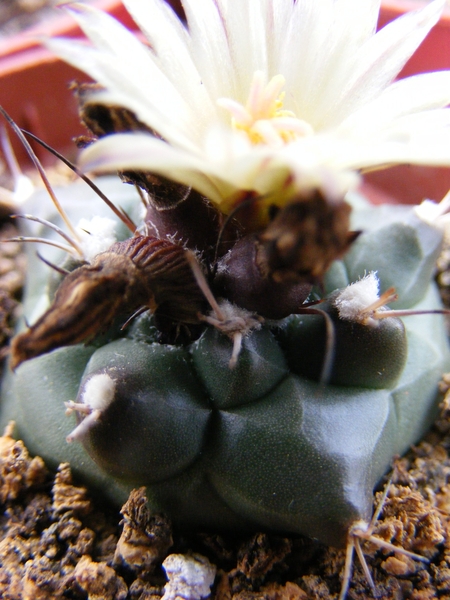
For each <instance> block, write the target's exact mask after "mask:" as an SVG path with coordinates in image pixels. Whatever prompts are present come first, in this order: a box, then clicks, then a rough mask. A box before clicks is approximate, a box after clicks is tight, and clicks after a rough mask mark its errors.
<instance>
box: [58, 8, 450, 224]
mask: <svg viewBox="0 0 450 600" xmlns="http://www.w3.org/2000/svg"><path fill="white" fill-rule="evenodd" d="M124 4H125V6H126V8H127V9H128V11H129V12H130V13H131V15H132V16H133V18H134V20H135V21H136V23H137V24H138V25H139V27H140V29H141V30H142V32H143V34H144V35H145V37H146V39H147V41H148V45H147V44H145V43H142V42H141V41H139V40H138V39H137V38H136V37H135V35H134V34H132V33H130V32H129V31H128V30H127V29H126V28H125V27H123V26H122V25H121V24H119V23H118V22H117V21H115V20H114V19H113V18H111V17H110V16H108V15H107V14H104V13H102V12H100V11H98V10H96V9H94V8H92V7H89V6H83V5H71V8H70V10H71V11H72V13H73V15H74V17H75V18H76V19H77V21H78V22H79V24H80V25H81V27H82V28H83V30H84V32H85V34H86V35H87V36H88V38H89V39H90V41H91V44H86V43H83V42H75V41H73V40H64V39H60V40H51V41H49V42H48V45H49V47H50V48H51V49H52V50H53V51H54V52H56V53H57V54H58V55H59V56H60V57H62V58H64V59H65V60H66V61H68V62H69V63H71V64H72V65H74V66H76V67H78V68H80V69H82V70H83V71H85V72H86V73H88V74H89V75H90V76H91V77H93V78H94V79H95V80H96V81H97V82H99V83H100V84H101V85H102V86H103V87H104V88H105V91H103V92H100V93H97V94H96V95H95V102H98V103H104V104H106V105H119V106H123V107H126V108H128V109H130V110H131V111H133V112H134V113H135V114H136V116H137V118H138V119H139V120H140V121H141V122H143V123H145V124H146V125H147V126H148V127H149V128H150V129H151V130H152V131H154V132H155V135H151V134H150V133H120V134H119V133H118V134H113V135H109V136H106V137H104V138H102V139H101V140H99V141H97V142H95V143H94V144H93V145H91V146H90V147H88V148H87V149H86V150H85V151H84V152H83V154H82V156H81V164H82V166H83V167H84V168H85V169H86V170H96V171H108V170H114V169H136V170H145V171H149V172H152V173H155V174H159V175H162V176H164V177H167V178H169V179H172V180H175V181H178V182H180V183H183V184H186V185H190V186H193V187H194V188H196V189H197V190H198V191H200V192H201V193H202V194H204V195H205V196H207V197H209V198H210V199H211V200H212V201H213V202H214V203H215V204H216V205H217V206H219V208H220V209H221V210H222V211H223V212H225V213H228V212H230V211H231V210H232V209H233V207H234V206H235V205H236V204H237V203H238V202H239V201H240V200H241V199H242V198H243V195H245V194H247V195H248V194H253V193H256V194H259V195H267V196H268V197H269V199H270V202H271V203H276V204H278V205H280V206H282V205H284V204H285V203H286V202H289V200H290V199H291V198H292V197H293V196H294V195H295V194H298V193H299V192H301V191H306V190H308V189H310V188H313V187H319V188H321V189H323V190H324V191H325V193H326V194H327V195H328V196H331V198H332V197H333V196H339V195H341V194H342V193H343V192H345V191H346V190H347V189H348V188H349V187H351V186H352V185H353V184H354V183H355V172H358V171H361V170H364V169H372V168H379V167H382V166H386V165H392V164H396V163H414V164H425V165H449V164H450V143H449V142H450V110H449V109H448V108H446V107H447V105H448V104H449V102H450V71H441V72H435V73H425V74H421V75H416V76H414V77H409V78H407V79H403V80H400V81H396V82H394V83H393V81H394V79H395V77H396V76H397V75H398V73H399V72H400V70H401V69H402V67H403V65H404V64H405V63H406V62H407V60H408V59H409V58H410V56H411V55H412V54H413V52H414V51H415V50H416V48H417V47H418V46H419V45H420V43H421V42H422V40H423V39H424V38H425V36H426V35H427V34H428V32H429V30H430V29H431V28H432V27H433V25H435V24H436V22H437V21H438V20H439V17H440V14H441V12H442V9H443V7H444V4H445V0H433V2H431V3H429V4H428V5H426V6H425V7H423V8H421V9H419V10H417V11H414V12H411V13H408V14H406V15H404V16H402V17H400V18H398V19H396V20H395V21H394V22H392V23H390V24H388V25H387V26H386V27H384V28H383V29H381V30H380V31H378V32H376V24H377V18H378V12H379V8H380V0H297V1H294V0H183V7H184V11H185V14H186V18H187V26H184V24H183V23H182V22H181V21H180V20H179V19H178V17H177V16H176V15H175V13H174V12H173V11H172V9H171V8H170V7H169V6H168V5H167V4H166V3H165V2H164V1H163V0H146V1H145V2H144V1H143V0H124Z"/></svg>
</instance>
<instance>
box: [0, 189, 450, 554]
mask: <svg viewBox="0 0 450 600" xmlns="http://www.w3.org/2000/svg"><path fill="white" fill-rule="evenodd" d="M100 181H101V185H102V187H103V188H104V189H105V191H106V193H107V194H108V195H109V197H110V198H112V199H113V200H114V201H115V203H116V204H117V205H120V206H121V207H122V208H124V209H126V210H127V211H128V213H129V214H130V215H132V217H133V218H136V219H137V218H139V211H140V207H139V201H138V199H137V198H136V195H135V193H134V191H133V189H132V188H130V187H128V186H126V187H124V186H123V184H121V183H119V182H116V181H115V180H114V179H109V178H103V179H102V180H100ZM58 194H61V197H62V196H65V199H64V204H65V206H67V208H66V210H67V212H68V214H69V215H70V218H71V220H72V221H73V222H76V221H77V219H78V218H80V217H81V216H83V217H85V218H86V217H89V216H91V215H96V216H99V215H101V216H105V215H106V214H108V212H107V211H108V208H107V207H105V206H104V205H103V204H102V203H101V201H100V200H98V199H94V198H92V194H91V193H90V192H87V191H86V190H83V188H82V187H81V185H80V184H75V185H73V186H72V188H67V189H62V190H60V191H58ZM67 196H68V198H67ZM70 196H72V198H70ZM348 200H349V201H350V202H352V198H351V197H349V198H348ZM353 200H354V202H353V204H354V209H353V217H352V218H353V220H354V223H355V225H356V226H357V227H358V229H362V230H363V232H362V233H361V234H360V235H359V237H358V239H357V240H356V241H355V242H354V243H353V244H352V246H351V249H350V251H349V252H348V253H347V254H345V255H344V257H343V258H341V259H340V260H337V261H335V262H333V264H332V266H331V268H330V270H329V271H328V273H327V275H326V277H325V279H324V283H323V286H322V291H321V292H320V291H319V290H316V292H314V291H313V296H314V298H317V297H318V295H319V294H320V293H322V295H324V296H326V297H327V300H326V302H324V303H321V304H317V305H314V306H313V307H312V309H313V311H316V309H319V310H322V311H323V312H326V313H327V314H328V315H329V317H328V318H329V319H330V321H331V322H332V323H334V325H333V327H332V330H333V331H334V338H335V339H334V343H333V347H332V360H331V367H330V371H329V373H328V376H327V381H326V382H324V381H323V380H321V378H322V376H323V373H322V367H323V364H324V361H326V360H327V351H326V347H327V327H326V326H325V324H326V318H325V317H324V316H323V314H320V313H319V314H317V312H315V313H314V314H308V309H303V312H302V314H297V315H289V316H287V317H284V318H279V319H276V320H274V319H266V320H265V321H264V322H263V323H260V322H258V325H257V326H255V327H254V328H252V329H251V330H250V331H248V333H246V334H245V335H244V336H243V339H242V343H241V347H240V351H239V352H238V354H237V359H236V364H235V366H234V367H233V368H231V367H230V364H229V363H230V357H231V355H232V352H233V340H232V339H230V337H229V336H228V335H226V334H225V333H223V331H221V330H220V327H219V328H217V327H215V326H214V324H210V323H203V324H198V323H197V324H195V326H194V329H195V332H196V334H195V336H193V337H194V338H196V339H193V340H189V339H181V340H180V341H177V340H176V339H175V340H174V341H170V343H163V342H162V341H161V339H162V338H161V335H162V334H161V332H160V331H159V329H158V322H157V321H155V317H153V316H151V315H150V314H149V313H148V312H147V313H144V314H142V315H140V316H138V317H137V318H136V319H135V320H134V321H133V322H132V323H131V324H130V325H129V326H128V327H127V328H125V329H124V330H121V328H120V325H121V324H123V321H124V319H123V318H122V320H120V319H119V323H117V322H116V321H115V322H113V323H112V324H111V325H110V326H109V328H107V330H106V331H103V332H101V334H100V335H99V336H97V337H96V338H94V339H93V340H91V341H90V342H88V343H87V344H86V345H83V344H80V343H74V342H78V340H74V341H72V342H70V343H71V344H72V345H69V346H65V345H64V344H66V343H67V342H66V341H64V339H63V340H62V342H61V344H62V345H63V347H61V348H58V349H56V350H52V351H51V352H48V353H46V351H45V350H44V354H43V355H42V356H38V357H36V358H31V359H30V360H26V361H25V362H24V363H23V364H20V366H18V368H17V369H16V371H15V373H14V374H13V373H8V374H7V376H6V377H5V382H4V385H3V392H2V413H1V419H2V423H6V422H7V421H9V420H10V419H14V420H15V421H16V423H17V427H18V431H19V434H20V435H21V436H22V437H23V439H24V440H25V441H26V443H27V444H28V446H29V448H30V449H31V451H32V452H36V453H39V454H40V455H41V456H43V457H44V458H45V459H46V460H47V461H49V463H50V464H54V465H55V464H57V463H59V462H61V461H69V462H70V463H71V465H72V468H73V469H74V471H75V472H76V473H77V474H78V475H79V476H81V477H83V478H84V479H85V480H87V481H88V482H90V483H91V485H92V486H93V487H94V488H95V487H96V488H98V489H101V490H102V492H103V493H104V494H106V495H107V496H109V498H110V499H112V500H113V501H115V502H118V503H119V502H121V501H123V499H124V497H125V495H126V493H127V491H128V490H129V489H130V486H133V485H147V487H148V496H149V498H150V502H151V503H152V505H153V506H154V507H155V508H159V509H162V510H165V511H166V512H168V513H169V514H170V515H171V516H172V518H173V519H174V521H175V522H176V523H179V524H182V525H183V526H184V527H186V526H187V527H214V528H217V529H225V528H226V529H228V530H230V529H231V530H233V529H234V530H235V529H237V528H253V529H255V528H265V529H269V530H274V531H284V532H291V533H301V534H305V535H308V536H311V537H315V538H318V539H319V540H321V541H323V542H325V543H328V544H332V545H337V546H340V545H342V544H344V543H345V539H346V535H347V532H348V529H349V527H350V526H351V524H352V523H354V522H356V521H359V520H361V519H368V518H369V516H370V512H371V506H372V492H373V488H374V486H375V485H376V483H377V482H378V481H379V480H380V478H381V477H382V475H383V474H384V473H385V472H386V471H387V470H388V469H389V466H390V464H391V460H392V458H393V456H394V455H397V454H402V453H404V452H405V451H406V450H407V448H408V447H409V445H410V444H412V443H415V442H416V441H417V440H418V439H419V438H420V437H421V435H423V433H424V432H425V431H426V429H427V428H428V427H429V425H430V423H431V422H432V420H433V418H434V417H435V415H436V411H437V405H438V400H439V395H438V392H437V382H438V380H439V378H440V376H441V374H442V373H443V372H444V370H445V369H446V368H448V366H449V364H450V361H449V351H448V344H447V339H446V335H445V331H444V326H443V322H442V316H439V315H434V314H418V315H414V316H407V317H404V318H403V319H402V320H400V319H399V318H398V317H395V316H389V317H388V318H385V319H381V320H379V321H377V322H374V321H372V320H371V318H369V319H366V320H365V321H364V320H363V321H361V322H354V321H348V320H347V321H346V320H345V318H342V314H341V313H340V312H339V311H340V308H339V302H338V301H337V299H336V298H337V297H339V298H341V304H342V302H345V296H343V295H342V294H341V295H340V296H338V292H336V290H340V289H342V288H344V289H346V290H349V289H351V288H352V286H350V288H349V287H348V286H349V284H350V283H354V282H358V283H357V285H358V284H359V285H361V284H362V283H363V284H364V281H366V280H367V279H368V278H367V274H368V273H373V271H375V270H376V271H377V278H378V280H379V285H380V287H381V290H383V291H384V290H386V289H388V288H389V287H391V284H392V283H394V284H395V285H396V290H397V294H398V297H399V300H398V302H397V304H398V305H399V306H400V307H401V308H402V309H405V308H409V309H414V311H416V312H417V311H422V310H434V309H438V308H440V301H439V298H438V294H437V291H436V289H435V286H434V284H433V282H432V277H433V268H434V263H435V260H436V258H437V256H438V254H439V251H440V247H441V241H442V234H441V232H440V231H439V230H438V229H437V228H436V227H434V226H433V225H430V224H428V223H425V222H424V221H423V220H421V219H420V218H419V217H418V216H417V215H416V213H415V212H414V210H413V209H412V208H399V207H390V208H389V207H381V208H380V207H371V206H370V205H368V204H367V203H365V202H364V201H363V200H361V198H356V197H355V198H354V199H353ZM42 203H43V201H42V197H41V196H39V195H38V196H37V197H36V198H34V199H33V205H32V206H31V207H30V212H33V211H35V210H39V211H40V212H41V214H42V208H41V207H42ZM38 206H39V207H40V208H39V209H36V207H38ZM380 213H381V215H380ZM379 215H380V218H379ZM44 216H46V217H48V218H50V219H51V220H52V221H57V220H58V218H59V217H57V216H55V215H51V214H50V215H49V214H47V215H44ZM33 225H34V224H33ZM116 225H117V231H118V236H119V238H122V239H124V238H125V241H126V238H127V235H129V234H127V232H126V230H125V228H124V227H123V224H122V223H121V222H120V220H118V219H117V223H116ZM29 226H31V224H30V225H29ZM36 227H37V228H38V230H37V231H34V232H33V235H35V234H38V235H43V232H42V231H39V230H42V229H44V226H42V225H37V226H36ZM55 235H56V234H55V232H53V231H50V234H49V236H50V237H51V238H52V237H53V238H54V237H55ZM131 239H133V238H131ZM117 243H123V242H116V244H117ZM113 247H114V246H113ZM49 252H50V254H49V255H48V258H49V259H50V260H51V261H52V262H53V263H59V264H61V263H62V262H63V256H62V253H61V251H60V250H59V249H55V248H51V249H50V250H49ZM99 256H101V254H100V255H99ZM29 260H30V269H29V281H28V284H27V291H26V298H25V309H24V312H25V315H26V316H27V318H28V319H29V320H30V321H31V322H32V323H33V322H35V321H36V320H37V321H38V322H39V318H38V317H39V314H41V313H43V312H44V314H45V310H46V309H47V308H48V306H49V304H50V303H51V301H52V295H53V294H54V290H55V284H54V282H52V279H54V278H55V276H56V277H57V278H60V279H61V278H62V279H63V280H64V276H62V275H61V274H56V275H55V274H54V273H52V272H51V270H50V269H49V268H48V266H47V265H44V264H43V263H41V262H40V261H39V260H38V259H37V258H36V257H35V256H34V252H33V251H31V252H30V253H29ZM96 260H97V259H94V260H93V262H92V264H95V261H96ZM72 262H73V261H72ZM66 263H67V260H66ZM406 264H407V267H408V268H407V269H406V268H405V265H406ZM71 268H73V266H72V267H71ZM83 268H84V267H82V266H81V267H80V266H78V267H77V268H75V270H74V271H72V273H75V272H77V271H78V272H81V271H82V269H83ZM65 278H66V279H67V278H69V275H67V276H66V277H65ZM369 279H370V281H369V285H370V286H372V287H373V286H374V285H375V287H376V285H377V283H376V278H375V276H374V275H371V276H369ZM61 287H62V285H60V288H61ZM375 291H376V290H375ZM372 292H373V290H372ZM372 292H371V293H372ZM306 295H308V294H306ZM372 295H373V294H372ZM302 302H303V300H302ZM366 304H367V302H366ZM93 308H94V309H95V306H94V307H93ZM87 310H89V308H88V309H87ZM38 313H39V314H38ZM32 327H33V326H32ZM19 337H20V336H19ZM61 344H60V345H61ZM71 401H72V402H71ZM64 402H66V403H68V406H69V411H71V412H75V413H77V411H78V417H77V418H76V419H75V417H74V416H72V417H67V416H65V414H64V413H65V407H64ZM80 405H81V407H82V408H81V409H80ZM83 407H84V408H83ZM68 436H69V439H72V440H76V441H74V442H73V443H70V444H68V443H67V441H66V438H67V437H68ZM78 442H81V444H80V443H78Z"/></svg>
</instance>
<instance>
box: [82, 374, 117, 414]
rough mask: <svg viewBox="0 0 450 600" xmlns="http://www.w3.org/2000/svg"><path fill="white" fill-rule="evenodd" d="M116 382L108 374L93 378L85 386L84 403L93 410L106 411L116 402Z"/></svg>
mask: <svg viewBox="0 0 450 600" xmlns="http://www.w3.org/2000/svg"><path fill="white" fill-rule="evenodd" d="M115 389H116V382H115V381H114V379H111V377H110V376H109V375H107V374H106V373H100V374H98V375H94V376H93V377H91V378H90V379H89V380H88V381H87V382H86V385H85V386H84V391H83V403H84V404H86V405H87V406H89V408H90V409H91V410H99V411H104V410H106V409H107V408H108V406H109V405H110V404H111V402H112V401H113V400H114V393H115Z"/></svg>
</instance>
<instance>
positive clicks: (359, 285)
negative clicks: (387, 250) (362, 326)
mask: <svg viewBox="0 0 450 600" xmlns="http://www.w3.org/2000/svg"><path fill="white" fill-rule="evenodd" d="M379 288H380V282H379V280H378V277H377V274H376V271H371V272H370V273H368V274H367V275H366V276H365V277H363V278H362V279H360V280H359V281H356V282H355V283H352V284H350V285H349V286H347V287H346V288H345V289H344V290H342V292H340V293H339V294H338V295H337V297H336V298H335V299H334V305H335V306H336V308H337V309H338V312H339V317H340V318H341V319H343V320H345V321H360V320H361V313H362V312H363V311H364V310H365V309H366V308H367V307H368V306H370V305H371V304H373V303H374V302H376V301H377V300H378V298H379Z"/></svg>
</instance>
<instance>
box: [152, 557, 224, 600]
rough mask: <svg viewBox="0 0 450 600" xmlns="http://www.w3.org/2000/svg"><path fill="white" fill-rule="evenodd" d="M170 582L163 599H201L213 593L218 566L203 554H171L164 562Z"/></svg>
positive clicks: (166, 586)
mask: <svg viewBox="0 0 450 600" xmlns="http://www.w3.org/2000/svg"><path fill="white" fill-rule="evenodd" d="M162 566H163V568H164V570H165V571H166V574H167V578H168V580H169V582H168V583H167V584H166V585H165V586H164V596H163V597H162V600H175V598H184V599H185V600H201V598H207V597H208V596H209V595H210V594H211V586H212V584H213V583H214V578H215V576H216V567H215V566H214V565H212V564H211V563H210V562H209V560H208V559H207V558H206V557H205V556H202V555H201V554H189V555H187V554H170V555H169V556H168V557H167V558H166V560H165V561H164V562H163V564H162Z"/></svg>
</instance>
